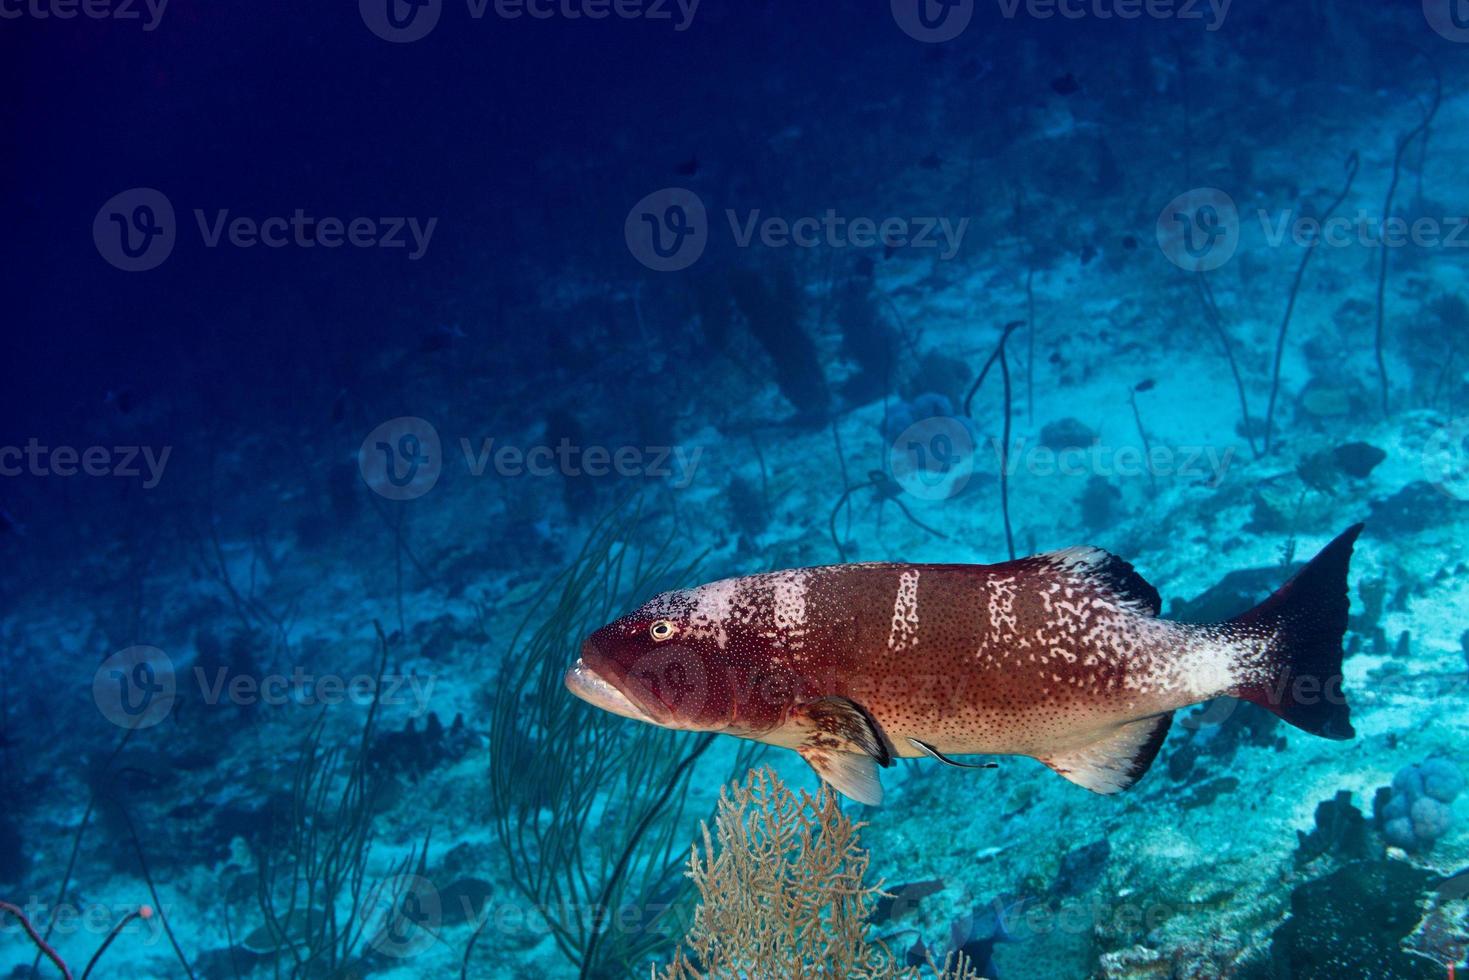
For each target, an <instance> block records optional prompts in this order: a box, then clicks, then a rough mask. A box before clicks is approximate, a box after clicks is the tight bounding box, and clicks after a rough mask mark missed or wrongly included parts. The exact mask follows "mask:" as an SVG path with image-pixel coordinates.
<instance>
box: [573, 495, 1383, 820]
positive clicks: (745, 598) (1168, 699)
mask: <svg viewBox="0 0 1469 980" xmlns="http://www.w3.org/2000/svg"><path fill="white" fill-rule="evenodd" d="M1361 530H1362V525H1360V524H1358V525H1355V526H1353V527H1350V528H1348V529H1347V530H1346V531H1345V532H1344V533H1342V534H1341V535H1340V536H1339V537H1337V538H1336V539H1335V540H1334V541H1332V542H1331V543H1330V544H1329V545H1327V546H1326V547H1325V548H1324V549H1323V550H1322V551H1321V553H1320V554H1318V555H1317V556H1316V557H1315V558H1313V559H1312V560H1311V562H1310V563H1309V564H1307V565H1306V566H1305V567H1304V568H1303V569H1301V571H1300V572H1298V573H1297V574H1296V575H1295V576H1294V577H1293V578H1291V579H1290V581H1288V582H1286V583H1285V585H1283V586H1281V588H1280V589H1279V590H1278V591H1277V592H1276V593H1275V594H1274V595H1272V596H1270V598H1268V599H1266V600H1265V601H1264V602H1262V603H1261V604H1260V605H1258V606H1256V607H1255V608H1254V609H1251V610H1250V611H1249V612H1246V613H1244V614H1243V615H1241V616H1239V617H1236V618H1235V619H1232V620H1229V621H1228V622H1224V623H1217V624H1214V625H1207V626H1194V625H1186V624H1183V623H1175V622H1170V621H1168V620H1163V619H1159V618H1158V613H1159V609H1160V601H1159V598H1158V592H1157V590H1156V589H1154V588H1153V587H1152V586H1151V585H1149V584H1148V583H1147V582H1146V581H1144V580H1143V578H1142V576H1140V575H1139V574H1138V573H1137V572H1136V571H1134V570H1133V567H1132V566H1131V565H1130V564H1128V563H1127V562H1126V561H1123V560H1122V559H1121V558H1117V557H1116V556H1114V555H1110V554H1108V553H1107V552H1105V551H1102V550H1100V549H1098V548H1089V547H1078V548H1067V549H1066V550H1064V551H1056V552H1051V553H1049V554H1044V555H1035V556H1033V557H1030V558H1021V559H1018V560H1016V561H1008V562H1003V563H1000V564H996V565H909V564H898V563H869V564H854V565H830V566H826V567H821V568H800V569H792V570H790V571H783V572H770V573H767V574H763V575H751V576H748V577H745V578H734V579H726V580H724V581H721V582H713V583H710V584H708V585H701V586H699V587H698V588H693V589H685V590H679V591H676V592H666V593H664V594H662V595H659V596H656V597H654V598H653V599H651V600H649V601H648V602H647V603H645V604H644V605H643V606H642V607H640V608H639V609H638V610H636V611H635V612H633V613H631V614H629V615H627V616H624V617H623V618H621V619H619V620H617V621H615V622H613V623H611V624H609V625H607V626H604V627H602V628H601V629H599V630H597V631H596V632H594V633H592V634H591V636H590V637H588V638H587V640H586V642H585V643H584V644H583V646H582V651H581V659H579V660H578V661H577V662H576V663H575V665H573V666H572V668H571V669H570V670H569V671H567V674H566V686H567V687H568V688H569V689H570V690H571V692H572V693H573V694H575V695H577V696H578V697H580V698H583V699H584V700H586V701H588V702H590V703H591V704H594V705H596V706H598V707H600V708H604V709H606V710H607V711H611V712H614V713H616V714H619V715H623V716H625V717H628V718H634V719H637V720H639V721H645V722H650V723H652V724H655V725H661V726H663V727H665V728H673V729H680V730H687V731H712V732H724V733H727V734H730V735H738V736H740V737H742V738H750V739H755V740H758V741H761V742H767V743H770V744H772V745H779V746H784V747H787V748H792V749H795V750H796V751H797V752H798V753H800V754H801V756H802V758H804V759H805V760H806V761H807V762H808V763H810V764H811V766H812V767H813V768H814V769H815V770H816V771H817V773H819V774H820V775H821V778H822V779H824V780H826V782H828V783H830V784H831V785H832V786H833V787H834V788H836V789H837V790H839V791H840V792H842V793H843V794H845V795H846V796H848V797H851V798H852V799H854V800H858V801H860V802H863V803H869V804H876V803H879V802H881V800H882V784H881V782H880V781H879V780H878V767H879V766H888V765H891V764H892V760H893V759H894V757H897V756H920V755H926V756H929V757H931V758H935V759H938V760H939V761H941V762H946V763H949V764H951V765H964V763H958V762H954V761H953V760H952V759H951V758H950V757H951V756H959V755H975V754H1011V755H1028V756H1031V757H1032V758H1035V759H1039V760H1040V761H1041V762H1043V763H1045V764H1046V765H1047V766H1050V767H1051V769H1053V770H1055V771H1056V772H1057V773H1059V774H1060V775H1062V776H1064V777H1066V778H1067V779H1069V780H1071V781H1072V782H1073V783H1077V784H1078V785H1081V786H1085V787H1086V788H1087V789H1090V790H1093V791H1095V792H1097V793H1116V792H1118V791H1120V790H1124V789H1127V788H1128V787H1129V786H1131V785H1132V784H1133V783H1135V782H1137V780H1138V779H1140V778H1141V777H1142V775H1143V773H1145V772H1146V771H1147V769H1148V766H1149V765H1151V764H1152V761H1153V757H1154V756H1156V755H1157V754H1158V749H1159V747H1160V746H1161V745H1162V744H1163V739H1164V736H1165V735H1166V734H1167V732H1168V723H1169V721H1170V720H1171V719H1172V717H1173V712H1174V711H1175V710H1177V709H1179V708H1183V707H1186V706H1188V705H1191V704H1196V703H1198V702H1201V701H1207V700H1209V699H1211V698H1215V697H1218V696H1220V695H1231V696H1234V697H1238V698H1243V699H1245V700H1247V701H1252V702H1254V703H1255V704H1258V705H1261V706H1262V707H1264V708H1266V709H1268V710H1270V711H1272V712H1274V713H1275V714H1277V715H1279V716H1280V717H1281V718H1283V719H1285V720H1286V721H1288V722H1290V723H1291V724H1292V725H1295V726H1296V727H1297V728H1300V729H1303V730H1305V731H1307V732H1311V733H1312V734H1315V735H1320V736H1323V737H1325V738H1331V739H1346V738H1351V737H1352V736H1353V735H1354V734H1355V733H1354V732H1353V730H1352V725H1351V720H1350V717H1349V710H1348V707H1347V703H1346V699H1345V697H1344V696H1343V695H1342V691H1341V682H1342V673H1341V670H1342V668H1341V662H1342V647H1341V642H1342V635H1343V633H1344V632H1345V630H1346V625H1347V605H1348V601H1347V567H1348V564H1349V562H1350V560H1351V554H1352V545H1353V543H1354V542H1355V541H1356V538H1357V535H1358V533H1360V531H1361Z"/></svg>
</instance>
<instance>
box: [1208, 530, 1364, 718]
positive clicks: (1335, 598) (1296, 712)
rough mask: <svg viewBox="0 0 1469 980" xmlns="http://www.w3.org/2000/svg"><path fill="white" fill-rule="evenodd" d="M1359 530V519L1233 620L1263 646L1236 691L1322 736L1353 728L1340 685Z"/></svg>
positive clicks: (1231, 621)
mask: <svg viewBox="0 0 1469 980" xmlns="http://www.w3.org/2000/svg"><path fill="white" fill-rule="evenodd" d="M1360 533H1362V525H1361V524H1353V525H1352V526H1351V527H1349V528H1347V529H1346V530H1345V531H1343V532H1342V533H1341V534H1339V535H1337V537H1336V539H1335V540H1333V541H1332V542H1331V543H1330V544H1328V545H1327V546H1326V547H1325V548H1322V549H1321V553H1320V554H1318V555H1317V556H1316V557H1315V558H1312V559H1311V560H1310V562H1308V563H1307V564H1306V567H1305V568H1303V569H1301V570H1300V571H1299V572H1297V573H1296V574H1295V575H1294V576H1293V577H1292V578H1291V579H1290V581H1288V582H1286V583H1285V584H1284V585H1282V586H1281V587H1280V588H1279V589H1277V590H1276V591H1275V594H1274V595H1272V596H1271V597H1270V598H1268V599H1266V600H1265V601H1264V602H1262V603H1260V604H1259V605H1258V606H1256V607H1255V608H1254V609H1251V610H1250V611H1249V612H1247V613H1245V614H1244V615H1243V616H1239V617H1238V618H1236V619H1232V620H1230V625H1231V626H1233V627H1237V628H1239V629H1240V630H1242V631H1247V635H1249V636H1252V637H1254V638H1258V639H1260V640H1264V641H1265V644H1266V645H1265V649H1264V653H1263V660H1261V661H1260V663H1259V664H1258V666H1255V667H1254V668H1253V669H1250V670H1248V671H1247V672H1246V673H1247V674H1248V675H1249V676H1248V679H1247V680H1245V682H1244V683H1243V684H1242V685H1241V686H1240V688H1239V689H1238V690H1236V691H1235V692H1234V693H1235V694H1236V695H1237V696H1238V697H1241V698H1244V699H1245V700H1247V701H1253V702H1254V703H1255V704H1258V705H1259V706H1260V707H1262V708H1265V709H1266V710H1268V711H1272V712H1274V713H1275V714H1277V715H1279V716H1280V717H1281V718H1283V719H1285V720H1286V721H1288V722H1290V723H1291V724H1292V725H1295V726H1296V727H1297V728H1299V729H1301V730H1302V731H1307V732H1310V733H1311V734H1312V735H1320V736H1322V737H1323V738H1334V739H1347V738H1351V737H1352V736H1353V735H1355V734H1356V732H1355V731H1354V730H1353V729H1352V720H1351V710H1350V708H1349V707H1348V706H1347V699H1346V695H1344V694H1343V693H1342V689H1341V683H1342V679H1341V661H1342V636H1343V635H1344V634H1345V633H1346V631H1347V608H1348V604H1349V603H1348V599H1347V568H1348V565H1349V564H1350V562H1351V560H1352V545H1353V543H1354V542H1356V540H1357V535H1358V534H1360Z"/></svg>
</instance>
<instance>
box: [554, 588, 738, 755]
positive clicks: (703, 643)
mask: <svg viewBox="0 0 1469 980" xmlns="http://www.w3.org/2000/svg"><path fill="white" fill-rule="evenodd" d="M698 591H699V590H697V589H689V590H681V591H677V592H667V593H664V594H662V595H659V596H657V597H655V598H653V599H652V600H650V601H648V602H647V603H645V604H644V605H643V606H641V607H639V608H638V609H636V610H634V611H633V612H631V613H629V614H628V615H626V616H623V617H622V618H621V619H618V620H615V621H614V622H611V623H608V624H607V625H606V626H603V627H602V628H601V629H598V630H596V631H595V632H593V633H592V634H591V635H590V636H588V637H587V639H586V641H585V642H584V643H583V644H582V649H581V657H580V659H578V660H577V662H576V663H575V664H573V665H572V667H571V669H570V670H568V671H567V672H566V686H567V688H568V689H569V690H570V691H571V693H572V694H575V695H576V696H577V697H579V698H581V699H582V700H584V701H586V702H588V703H589V704H593V705H596V706H597V707H599V708H602V709H603V710H604V711H610V712H612V713H613V714H617V715H621V716H623V717H625V718H633V719H635V720H637V721H645V722H648V723H650V724H654V725H659V726H661V727H663V728H672V729H677V730H680V731H697V732H707V731H726V730H728V729H729V728H730V727H731V725H732V724H733V722H734V719H735V716H736V714H737V710H736V706H735V690H736V679H735V678H734V676H733V675H732V673H731V671H730V667H729V663H730V662H729V659H728V657H727V654H726V648H727V645H728V637H727V636H726V635H725V634H723V633H722V632H720V631H716V630H713V629H710V628H709V627H708V625H707V624H706V623H703V622H701V621H700V619H699V616H698V609H699V596H698V594H697V593H698Z"/></svg>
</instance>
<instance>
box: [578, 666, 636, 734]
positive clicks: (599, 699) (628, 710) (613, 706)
mask: <svg viewBox="0 0 1469 980" xmlns="http://www.w3.org/2000/svg"><path fill="white" fill-rule="evenodd" d="M566 689H567V690H568V691H570V692H571V693H572V694H575V695H576V696H577V697H579V698H581V699H582V700H583V701H585V702H587V703H588V704H591V705H595V706H596V707H598V708H601V709H602V710H603V711H610V712H612V713H613V714H614V715H621V716H622V717H624V718H631V719H633V720H634V721H645V722H647V723H648V724H650V725H656V724H658V722H657V721H655V720H654V719H653V718H650V717H649V716H648V714H647V713H646V712H644V711H643V710H642V709H641V708H639V707H638V706H637V705H635V704H633V703H632V701H631V700H629V699H628V696H627V695H626V694H623V693H622V692H621V691H619V690H618V689H617V688H616V687H614V686H612V684H611V683H609V682H608V681H607V679H606V678H604V677H603V676H602V675H601V674H599V673H597V672H596V671H595V670H593V669H592V668H591V667H589V666H587V662H586V660H584V659H583V658H581V657H578V658H577V660H576V663H574V664H572V665H571V669H570V670H568V671H567V672H566Z"/></svg>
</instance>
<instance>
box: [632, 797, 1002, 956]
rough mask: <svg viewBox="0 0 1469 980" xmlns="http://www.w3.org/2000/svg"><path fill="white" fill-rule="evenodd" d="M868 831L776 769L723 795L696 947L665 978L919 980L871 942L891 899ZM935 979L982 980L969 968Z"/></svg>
mask: <svg viewBox="0 0 1469 980" xmlns="http://www.w3.org/2000/svg"><path fill="white" fill-rule="evenodd" d="M861 828H862V824H860V823H853V822H852V821H851V820H849V819H847V817H846V815H845V814H843V813H842V811H841V807H840V806H838V805H837V801H836V797H835V796H834V795H833V794H832V793H831V792H830V791H829V790H828V789H827V788H826V787H825V786H822V788H821V789H820V791H819V793H818V795H817V796H814V797H813V796H811V795H810V794H809V793H805V792H802V793H801V794H800V795H799V796H797V795H796V794H794V793H792V792H791V791H790V790H789V789H788V788H787V787H786V785H785V784H784V783H783V782H782V781H781V779H780V777H779V776H777V775H776V774H775V773H774V772H772V771H771V770H770V769H755V770H751V771H750V773H749V775H748V776H747V777H746V779H745V782H744V783H743V785H736V786H734V787H731V788H726V789H725V791H724V792H723V793H722V794H721V796H720V800H719V812H718V816H717V818H716V820H715V829H714V834H713V837H712V838H711V836H710V833H709V827H708V825H707V824H705V825H704V826H703V828H702V829H703V837H704V846H703V852H702V854H701V853H700V849H699V847H698V845H697V844H696V845H695V846H694V848H693V853H692V855H691V856H690V858H689V871H688V876H689V877H690V878H691V879H693V882H694V886H695V887H696V888H697V889H698V891H699V896H700V905H699V908H698V909H697V910H696V911H695V913H694V921H693V926H692V928H691V929H690V930H689V934H688V936H687V937H685V940H684V941H685V944H686V947H685V948H683V949H680V950H678V951H677V952H676V953H675V955H674V959H673V963H672V964H671V965H669V966H668V967H667V968H666V969H665V970H663V971H662V972H661V973H655V976H656V977H659V978H661V980H706V978H725V977H783V978H791V980H805V978H814V977H823V978H824V977H843V978H854V980H868V978H914V980H916V978H917V977H918V976H919V975H920V974H919V971H918V969H917V968H916V967H908V966H903V965H900V964H899V963H898V962H897V961H896V960H895V959H894V957H893V954H892V953H891V952H890V951H889V950H888V948H887V947H886V946H885V945H883V944H882V943H881V942H878V941H876V940H869V939H868V938H867V922H868V917H869V914H870V912H871V910H872V906H873V905H874V904H875V903H876V901H877V899H878V897H879V896H881V895H883V892H882V890H881V883H880V882H879V883H878V884H876V885H868V884H867V883H866V880H865V879H866V875H867V867H868V864H869V860H870V859H869V857H868V854H867V852H866V851H865V850H863V848H862V846H861V844H860V843H859V841H858V832H859V831H860V830H861ZM716 842H717V843H716ZM929 966H930V967H932V966H933V965H932V964H929ZM934 972H936V973H939V974H940V975H941V976H946V977H956V978H969V977H977V974H974V973H973V972H972V971H970V970H969V969H968V967H967V965H965V964H958V965H957V966H956V965H955V964H946V965H945V968H944V969H943V970H942V971H940V970H939V969H938V968H934Z"/></svg>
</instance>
